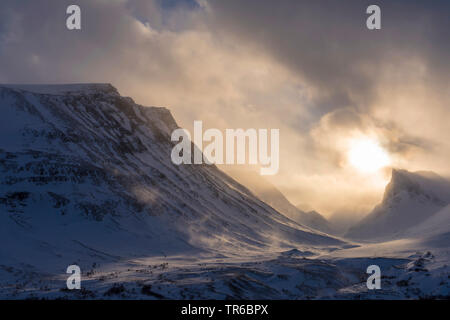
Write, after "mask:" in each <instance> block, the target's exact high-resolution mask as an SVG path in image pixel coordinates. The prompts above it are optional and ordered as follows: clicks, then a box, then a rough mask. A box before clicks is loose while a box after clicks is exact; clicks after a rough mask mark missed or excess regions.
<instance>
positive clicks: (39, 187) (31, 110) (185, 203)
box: [0, 84, 450, 299]
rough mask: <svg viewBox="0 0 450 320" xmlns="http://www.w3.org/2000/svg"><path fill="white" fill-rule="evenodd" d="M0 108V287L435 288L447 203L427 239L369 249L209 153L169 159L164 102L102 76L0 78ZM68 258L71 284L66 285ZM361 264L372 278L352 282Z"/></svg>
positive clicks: (334, 293) (61, 290) (97, 291)
mask: <svg viewBox="0 0 450 320" xmlns="http://www.w3.org/2000/svg"><path fill="white" fill-rule="evenodd" d="M0 114H1V117H0V243H1V245H0V298H8V299H27V298H33V299H34V298H49V299H57V298H58V299H161V298H169V299H280V298H284V299H334V298H339V299H354V298H357V299H361V298H367V299H377V298H380V297H381V298H389V299H399V298H400V299H404V298H411V297H412V298H430V297H431V298H442V297H443V298H448V296H449V292H450V283H449V281H448V279H449V278H448V277H449V274H450V273H449V272H450V270H449V269H450V267H448V265H449V264H448V259H449V255H448V252H447V251H445V250H446V248H443V247H442V244H443V243H447V242H448V241H447V240H446V239H448V233H447V231H446V230H448V229H447V227H445V226H444V223H443V220H445V221H447V222H448V220H446V217H447V215H448V210H447V211H446V212H447V213H445V212H443V213H437V214H436V215H435V216H434V217H433V218H435V219H436V221H434V220H433V221H434V222H433V221H432V220H427V221H429V222H430V223H431V226H427V225H424V227H423V228H425V229H426V230H428V229H429V228H432V229H434V228H435V225H436V224H438V225H439V226H441V228H442V229H440V231H439V234H435V233H433V234H432V235H433V237H432V238H426V237H421V239H423V240H427V239H428V240H429V241H428V242H424V241H422V242H421V243H420V244H418V243H417V242H410V243H412V244H411V245H408V247H407V249H405V248H404V247H402V248H401V249H399V250H398V251H397V252H395V255H394V253H393V252H392V248H393V247H394V246H392V245H391V244H390V243H389V244H387V245H385V246H384V248H387V249H389V250H390V251H387V252H386V256H385V257H380V256H376V255H374V254H373V250H375V251H376V252H380V251H377V250H379V249H380V247H381V245H379V244H377V248H373V247H370V245H364V246H358V245H356V244H354V243H348V242H344V241H343V240H340V239H337V238H334V237H331V236H329V235H326V234H324V233H320V232H318V231H315V230H312V229H311V228H309V227H304V226H302V225H300V224H298V223H297V222H295V221H293V220H292V219H289V218H287V217H286V216H284V215H283V214H281V213H279V212H278V211H276V210H275V209H274V208H272V207H271V206H269V205H267V204H266V203H264V202H262V201H261V200H260V199H259V198H257V197H256V196H255V195H254V194H252V193H251V192H250V191H249V190H248V189H247V188H245V187H244V186H242V185H241V184H239V183H237V182H236V181H235V180H233V179H232V178H230V177H229V176H227V175H226V174H224V173H223V172H222V171H220V170H218V169H217V168H216V167H215V166H208V165H188V166H176V165H173V164H172V162H171V161H170V153H171V149H172V147H173V143H172V142H171V141H170V134H171V132H172V130H173V129H175V128H177V124H176V122H175V121H174V119H173V118H172V116H171V114H170V112H169V111H168V110H167V109H164V108H156V107H143V106H140V105H138V104H136V103H134V102H133V100H132V99H130V98H126V97H122V96H120V95H119V93H118V92H117V90H116V89H115V88H114V87H112V86H111V85H109V84H82V85H81V84H80V85H52V86H34V85H29V86H21V85H20V86H19V85H16V86H11V85H8V86H4V85H3V86H2V85H0ZM433 181H434V179H433ZM405 184H408V183H406V182H405ZM396 185H397V184H396ZM395 189H396V188H395ZM400 189H402V188H400ZM402 190H403V189H402ZM406 190H409V189H408V187H406ZM415 190H417V189H415ZM421 190H422V189H421ZM423 190H428V188H426V189H423ZM439 190H441V189H439ZM439 190H437V191H439ZM402 192H403V191H402ZM402 192H401V193H400V194H397V193H396V195H392V197H394V198H396V197H398V196H399V195H401V197H403V196H404V193H402ZM411 192H415V191H411ZM426 194H427V195H429V193H428V192H427V193H426ZM435 196H436V197H438V199H442V197H443V196H441V195H437V194H436V195H435ZM387 198H389V197H387ZM419 198H420V199H421V200H423V199H425V200H426V201H431V202H433V201H435V202H436V203H438V205H436V207H439V206H440V205H441V203H442V202H441V200H436V199H435V198H434V196H433V197H432V196H431V195H429V197H426V196H419ZM442 201H443V200H442ZM418 203H420V201H419V202H418ZM425 208H427V207H426V206H425ZM427 228H428V229H427ZM425 229H424V230H425ZM416 232H424V231H423V230H422V231H421V230H418V231H416ZM427 232H428V231H427ZM411 235H412V234H411ZM446 237H447V238H446ZM433 241H434V242H433ZM418 250H420V252H419V253H417V251H418ZM429 250H431V251H432V253H429V252H428V251H429ZM72 264H76V265H78V266H80V267H81V270H82V288H81V290H68V289H67V287H66V280H67V276H68V275H67V274H66V269H67V267H68V266H69V265H72ZM371 264H377V265H380V266H381V267H382V268H383V276H385V278H383V280H382V281H383V290H381V291H377V292H374V291H369V290H368V289H367V287H366V284H365V279H366V278H367V274H366V268H367V266H368V265H371Z"/></svg>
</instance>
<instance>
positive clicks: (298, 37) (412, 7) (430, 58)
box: [209, 0, 450, 115]
mask: <svg viewBox="0 0 450 320" xmlns="http://www.w3.org/2000/svg"><path fill="white" fill-rule="evenodd" d="M209 3H210V5H211V7H212V12H213V15H214V16H213V17H214V18H213V19H214V22H213V24H214V25H215V26H216V27H217V28H218V29H219V30H220V31H223V32H229V33H231V34H233V35H235V36H236V37H238V38H241V39H244V40H245V41H246V42H248V43H253V44H256V45H258V46H261V48H263V50H268V51H269V52H271V53H272V54H273V55H275V56H276V57H277V59H278V60H279V61H282V62H283V63H285V64H286V65H287V66H289V68H291V69H292V70H294V71H296V72H298V73H299V74H300V75H302V76H304V77H305V78H306V80H307V81H308V82H310V83H311V84H312V85H313V86H314V87H316V88H317V90H319V91H320V92H319V93H318V94H317V96H316V101H315V102H316V103H315V108H316V110H317V113H318V115H322V114H324V113H326V112H329V111H330V110H332V109H335V108H341V107H346V106H352V105H353V106H354V107H357V108H364V107H365V106H368V105H370V100H371V99H372V98H373V95H374V94H375V92H374V89H375V88H376V86H375V83H376V82H377V81H378V80H377V76H378V74H377V72H378V71H379V70H381V69H382V68H381V67H382V66H383V64H385V63H386V61H388V62H391V63H393V64H395V62H396V60H400V61H401V60H402V59H404V58H408V57H409V56H413V57H419V58H421V59H423V61H425V63H426V65H427V67H428V68H429V73H430V77H432V78H433V79H437V78H439V79H441V80H442V81H448V74H449V71H450V59H449V44H450V41H449V40H448V39H449V38H450V18H449V17H450V1H411V0H399V1H392V0H389V1H376V2H373V1H361V0H352V1H329V0H319V1H298V0H290V1H289V0H282V1H270V0H247V1H240V0H227V1H220V0H212V1H210V2H209ZM373 3H376V4H378V5H379V6H380V7H381V15H382V29H381V30H379V31H370V30H368V29H367V28H366V18H367V17H368V15H367V14H366V8H367V7H368V6H369V5H370V4H373ZM354 104H356V105H354Z"/></svg>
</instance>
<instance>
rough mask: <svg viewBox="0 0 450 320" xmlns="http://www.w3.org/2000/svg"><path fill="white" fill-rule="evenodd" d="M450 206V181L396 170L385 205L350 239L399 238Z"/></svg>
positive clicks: (393, 173) (387, 189) (351, 230)
mask: <svg viewBox="0 0 450 320" xmlns="http://www.w3.org/2000/svg"><path fill="white" fill-rule="evenodd" d="M449 203H450V181H448V180H446V179H444V178H442V177H439V176H438V175H436V174H434V173H431V172H415V173H411V172H408V171H405V170H393V171H392V178H391V181H390V183H389V184H388V185H387V187H386V190H385V194H384V197H383V200H382V202H381V203H380V204H379V205H378V206H377V207H375V209H374V210H373V211H372V212H371V213H370V214H369V215H368V216H367V217H365V218H364V219H363V220H361V221H360V222H359V223H358V224H357V225H355V226H354V227H352V228H350V230H349V231H348V233H347V234H346V236H347V237H349V238H353V239H386V238H388V239H389V238H399V237H402V236H405V235H406V234H407V230H408V229H409V228H412V227H416V226H419V225H420V224H421V223H422V222H424V221H426V220H427V219H430V218H431V217H432V216H433V215H434V214H435V213H437V212H438V211H440V210H441V209H442V208H444V207H445V206H447V205H448V204H449Z"/></svg>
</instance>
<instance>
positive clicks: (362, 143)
mask: <svg viewBox="0 0 450 320" xmlns="http://www.w3.org/2000/svg"><path fill="white" fill-rule="evenodd" d="M347 156H348V161H349V163H350V164H351V165H352V166H353V167H355V168H356V169H357V170H359V171H360V172H363V173H375V172H377V171H379V170H380V169H382V168H384V167H386V166H388V165H390V164H391V160H390V157H389V155H388V154H387V152H386V151H385V150H384V149H383V148H382V147H381V146H380V144H379V143H378V142H377V141H376V140H373V139H370V138H359V139H355V140H352V141H351V142H350V148H349V151H348V153H347Z"/></svg>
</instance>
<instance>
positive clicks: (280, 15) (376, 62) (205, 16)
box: [0, 0, 450, 213]
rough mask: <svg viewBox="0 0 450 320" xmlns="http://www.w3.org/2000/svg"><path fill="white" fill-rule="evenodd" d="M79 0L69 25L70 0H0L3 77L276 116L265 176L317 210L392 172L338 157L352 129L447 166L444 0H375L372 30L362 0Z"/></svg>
mask: <svg viewBox="0 0 450 320" xmlns="http://www.w3.org/2000/svg"><path fill="white" fill-rule="evenodd" d="M77 3H78V4H79V5H80V7H81V9H82V30H81V31H77V32H73V31H68V30H67V29H66V28H65V18H66V14H65V9H66V7H67V6H68V5H69V4H72V3H71V1H65V0H64V1H57V2H55V1H50V0H42V1H27V2H20V1H10V0H6V1H3V2H2V11H1V12H0V82H9V83H12V82H16V83H17V82H21V83H35V82H45V83H61V82H111V83H113V84H114V85H115V86H117V87H118V89H119V91H121V93H123V94H125V95H129V96H132V97H133V98H134V99H135V100H136V101H137V102H139V103H142V104H144V105H163V106H166V107H168V108H170V109H171V110H172V112H173V113H174V116H175V118H176V119H177V121H178V122H179V123H180V124H181V125H182V126H184V127H186V128H187V129H189V130H191V129H192V128H191V126H192V123H193V121H194V120H196V119H199V120H203V123H204V125H205V127H216V128H219V129H225V128H237V127H242V128H280V129H281V131H280V133H281V136H280V138H281V141H280V143H281V150H280V152H281V159H280V160H281V163H280V174H279V175H278V176H277V177H275V178H274V180H273V181H272V182H273V183H275V184H276V185H277V186H278V187H279V188H280V189H281V190H282V191H283V192H285V193H286V194H287V195H288V197H289V198H290V199H291V200H292V201H293V202H294V203H296V202H302V203H309V204H311V205H312V206H313V207H314V208H316V209H318V210H320V211H323V212H325V213H331V212H333V211H340V212H342V211H346V212H347V211H352V212H361V211H367V210H369V209H370V207H371V206H372V205H373V204H375V203H376V201H378V199H379V198H380V195H381V192H382V189H383V187H384V183H385V182H386V180H387V179H388V178H389V177H388V175H386V174H385V173H381V174H380V176H378V177H367V176H361V175H358V174H356V173H354V172H352V171H351V168H348V167H346V166H345V165H344V163H345V157H346V152H347V150H346V149H345V141H346V140H348V139H349V138H350V137H352V136H353V135H356V134H358V135H369V136H374V137H376V139H377V140H379V141H380V143H381V144H382V146H383V147H384V148H385V149H386V150H388V151H389V152H390V153H391V154H392V156H393V158H394V159H395V164H396V165H398V166H401V167H404V168H406V169H410V170H418V169H429V170H436V171H438V172H440V173H444V174H450V168H449V167H448V158H449V156H450V145H449V142H448V141H450V139H449V138H450V129H449V128H450V127H449V126H448V123H449V120H450V116H449V113H448V111H447V110H448V101H450V99H449V98H450V90H449V89H450V85H449V84H450V72H449V71H450V59H448V52H449V49H450V48H449V47H450V42H449V41H448V38H449V32H450V31H449V30H450V19H448V12H449V9H450V3H449V2H448V1H440V0H435V1H433V2H425V1H406V0H399V1H379V2H378V3H379V5H380V7H381V10H382V29H381V30H379V31H369V30H367V28H366V27H365V19H366V17H367V15H366V14H365V9H366V8H367V6H368V5H369V4H370V3H369V2H367V1H345V2H343V1H328V0H327V1H294V0H292V1H287V0H282V1H277V2H276V3H275V2H273V1H268V0H258V1H256V0H246V1H237V0H227V1H222V0H209V1H197V2H194V1H187V0H185V1H170V3H168V2H165V1H157V0H152V1H143V0H128V1H127V0H114V1H106V0H96V1H88V0H80V1H77ZM355 186H357V188H355ZM349 203H351V204H352V205H349Z"/></svg>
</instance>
